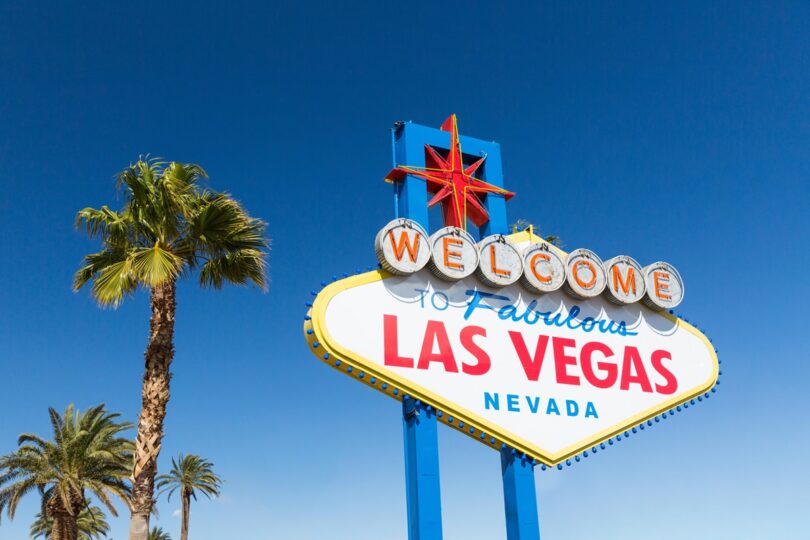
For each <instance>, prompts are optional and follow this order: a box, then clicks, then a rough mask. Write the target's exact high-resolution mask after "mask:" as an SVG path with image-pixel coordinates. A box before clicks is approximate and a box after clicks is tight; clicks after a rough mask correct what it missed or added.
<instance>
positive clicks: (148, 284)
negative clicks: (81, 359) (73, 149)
mask: <svg viewBox="0 0 810 540" xmlns="http://www.w3.org/2000/svg"><path fill="white" fill-rule="evenodd" d="M205 178H206V173H205V171H203V169H202V168H201V167H200V166H199V165H194V164H181V163H176V162H172V163H168V164H166V163H164V162H159V161H155V160H148V159H140V160H138V161H137V162H136V163H135V164H134V165H130V166H129V167H128V168H126V169H124V171H122V172H121V173H120V174H119V175H118V184H119V187H120V188H122V189H123V192H124V198H125V204H124V207H123V209H121V210H120V211H117V212H116V211H113V210H111V209H110V208H108V207H107V206H102V207H101V208H100V209H94V208H85V209H84V210H81V211H80V212H79V213H78V216H77V225H81V224H82V223H83V224H84V225H85V226H86V228H87V232H88V234H89V235H90V236H91V237H99V238H100V239H101V242H102V250H101V251H100V252H98V253H93V254H90V255H87V256H86V257H85V258H84V264H85V266H83V267H82V268H81V269H79V271H78V272H76V275H75V278H74V283H73V285H74V289H76V290H78V289H79V288H81V287H82V286H83V285H85V284H86V283H87V282H89V281H93V286H92V293H93V296H94V297H95V298H96V300H97V301H98V302H99V303H100V304H102V305H104V306H117V305H118V304H119V303H120V302H121V301H122V300H123V299H124V297H126V296H128V295H130V294H132V293H133V292H134V291H135V290H136V289H137V288H138V287H142V288H144V289H149V290H150V294H151V318H150V323H149V324H150V332H149V343H148V345H147V347H146V352H145V353H144V357H145V364H146V365H145V370H144V371H145V372H144V376H143V385H142V390H141V400H142V401H141V413H140V417H139V418H138V435H137V438H136V441H135V444H136V448H135V460H134V464H133V470H132V480H133V482H132V490H133V496H132V518H131V520H130V531H129V539H130V540H146V537H147V534H148V530H149V514H150V511H151V509H152V505H153V504H154V501H153V497H154V483H155V476H156V474H157V459H158V455H159V454H160V447H161V441H162V439H163V420H164V417H165V415H166V404H167V403H168V401H169V379H170V378H171V374H170V373H169V366H170V364H171V361H172V358H173V356H174V318H175V290H176V284H177V280H178V279H179V278H180V277H181V276H182V275H188V274H189V273H190V272H191V271H193V270H196V269H199V282H200V285H201V286H203V287H213V288H215V289H219V288H221V287H222V285H223V284H224V283H225V282H230V283H234V284H238V285H245V284H248V283H249V282H253V283H254V284H256V285H258V286H259V287H260V288H262V289H264V288H265V287H266V281H265V273H266V270H265V258H266V256H267V249H268V248H269V245H270V244H269V241H268V240H267V238H266V237H265V236H264V231H265V224H264V222H262V221H261V220H258V219H254V218H252V217H251V216H250V215H249V214H248V213H247V212H246V211H245V210H244V209H243V208H242V206H241V205H240V204H239V203H238V202H237V201H235V200H234V199H233V198H231V196H229V195H227V194H224V193H217V192H214V191H211V190H208V189H204V188H202V187H201V186H200V183H201V182H202V180H203V179H205Z"/></svg>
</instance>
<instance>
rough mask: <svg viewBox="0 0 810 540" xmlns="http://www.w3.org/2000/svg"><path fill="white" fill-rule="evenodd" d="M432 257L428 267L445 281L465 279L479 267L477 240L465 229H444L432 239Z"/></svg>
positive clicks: (437, 232) (434, 234)
mask: <svg viewBox="0 0 810 540" xmlns="http://www.w3.org/2000/svg"><path fill="white" fill-rule="evenodd" d="M430 248H431V257H430V263H429V264H428V267H429V268H430V271H431V272H433V274H434V275H435V276H436V277H438V278H441V279H443V280H445V281H456V280H458V279H464V278H465V277H467V276H469V275H471V274H472V273H473V272H475V269H476V267H477V266H478V249H477V248H476V246H475V240H474V239H473V237H472V236H470V234H469V233H468V232H467V231H465V230H464V229H460V228H458V227H444V228H442V229H439V230H438V231H436V232H435V233H433V235H432V236H431V237H430Z"/></svg>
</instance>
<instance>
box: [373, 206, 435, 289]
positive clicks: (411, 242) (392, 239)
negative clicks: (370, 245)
mask: <svg viewBox="0 0 810 540" xmlns="http://www.w3.org/2000/svg"><path fill="white" fill-rule="evenodd" d="M374 251H376V253H377V260H378V261H380V264H381V265H382V267H383V268H385V269H386V270H388V271H389V272H391V273H392V274H396V275H400V276H406V275H408V274H413V273H415V272H418V271H419V270H421V269H422V268H424V267H425V265H426V264H427V263H428V261H429V260H430V241H429V238H428V234H427V232H425V229H423V228H422V226H421V225H419V224H418V223H417V222H415V221H413V220H411V219H395V220H393V221H390V222H389V223H388V224H387V225H386V226H385V227H383V228H382V229H380V232H378V233H377V237H376V238H375V239H374Z"/></svg>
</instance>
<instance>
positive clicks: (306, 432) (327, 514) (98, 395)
mask: <svg viewBox="0 0 810 540" xmlns="http://www.w3.org/2000/svg"><path fill="white" fill-rule="evenodd" d="M168 4H171V5H168ZM226 4H227V6H226ZM807 28H810V6H808V5H807V4H806V3H802V2H779V3H764V2H763V3H749V2H745V3H732V2H717V3H712V5H706V3H703V2H690V3H678V5H677V6H674V5H673V6H653V5H652V4H651V3H646V2H639V3H635V4H632V3H614V2H610V3H606V2H597V3H592V4H587V3H581V4H578V5H577V6H572V5H566V6H560V5H556V6H553V5H547V4H545V3H543V4H541V3H538V2H530V3H528V4H524V5H519V4H509V5H506V4H503V5H494V4H492V3H480V4H475V3H464V4H460V3H459V4H450V3H448V4H442V5H439V4H437V3H422V2H407V3H401V2H400V3H378V2H375V3H369V4H366V5H362V4H351V5H346V3H342V2H332V3H326V4H323V5H314V4H306V5H305V3H295V4H294V5H293V4H291V5H281V4H270V3H256V4H252V5H251V4H239V3H237V2H228V3H222V2H216V3H205V2H198V3H194V4H192V3H188V4H185V5H183V4H180V3H167V2H155V3H152V2H138V3H131V5H129V6H126V7H121V6H115V5H113V3H90V2H85V3H81V5H75V4H72V3H71V4H68V3H64V4H58V5H54V3H44V2H41V3H38V2H21V1H20V2H17V1H8V0H5V1H2V2H0V185H2V190H0V193H1V195H0V235H1V236H0V241H1V244H0V245H2V251H3V256H2V264H0V282H2V283H3V284H4V286H3V287H2V288H0V304H2V310H0V344H2V346H0V367H2V374H3V382H2V385H0V411H2V412H0V452H2V453H5V452H8V451H11V450H13V448H14V447H15V444H16V437H17V435H19V434H20V433H21V432H24V431H33V432H37V433H43V434H45V433H47V430H48V422H47V407H48V406H54V407H57V408H60V409H61V408H64V406H65V405H66V404H68V403H71V402H73V403H76V404H77V405H78V406H80V407H82V408H85V407H88V406H92V405H95V404H97V403H100V402H104V403H106V404H107V405H108V407H109V408H110V409H112V410H114V411H120V412H122V413H123V414H124V416H125V417H126V418H128V419H131V420H133V421H134V420H135V419H136V418H137V413H138V408H139V405H140V390H139V389H140V379H141V376H142V369H143V364H142V355H143V350H144V348H145V344H146V338H147V330H148V305H147V298H146V296H145V295H144V294H139V295H137V296H136V297H135V298H133V299H132V300H131V301H128V302H127V303H126V304H125V305H124V306H123V307H121V308H120V309H118V310H117V311H112V310H102V309H99V308H97V307H96V306H95V305H94V303H93V301H92V300H91V298H90V297H89V294H88V293H87V292H84V291H83V292H80V293H78V294H75V293H73V292H71V290H70V283H71V275H72V273H73V271H74V270H75V269H76V268H77V266H78V264H79V262H80V261H81V258H82V256H83V255H84V254H85V253H87V252H90V251H93V250H95V248H96V244H94V243H93V242H92V241H90V240H88V239H86V238H84V237H83V236H82V235H81V234H79V233H78V232H77V231H76V230H75V229H74V228H73V225H72V222H73V218H74V215H75V212H76V211H77V210H78V209H80V208H82V207H84V206H99V205H102V204H117V203H118V202H120V200H117V199H116V198H115V197H116V196H115V190H114V183H113V175H114V174H115V173H116V172H117V171H118V170H120V169H121V168H122V167H124V166H125V165H127V163H129V162H130V161H131V160H134V159H136V158H137V156H138V155H139V154H142V153H152V154H154V155H160V156H165V157H167V158H170V159H174V160H179V161H193V162H198V163H200V164H202V165H203V166H204V167H205V168H206V169H207V171H208V172H209V174H210V176H211V185H212V186H213V187H214V188H217V189H224V190H228V191H230V192H232V193H233V194H234V195H235V196H236V197H237V198H238V199H240V200H242V201H243V202H244V204H245V205H246V206H247V208H248V209H249V210H250V211H251V212H252V213H253V214H255V215H257V216H260V217H262V218H264V219H265V220H267V221H268V222H269V231H270V235H271V236H272V239H273V251H272V255H271V275H272V284H271V287H270V290H269V292H268V293H267V294H262V293H260V292H258V291H256V290H251V289H228V290H225V291H223V292H219V293H214V292H206V291H200V290H198V289H197V287H196V284H195V283H194V282H192V281H189V282H185V283H183V284H182V285H181V286H180V289H179V300H178V314H177V321H178V322H177V329H176V330H177V334H176V335H177V341H176V349H177V354H176V357H175V363H174V366H173V372H174V380H173V382H172V385H173V386H172V399H171V403H170V405H169V413H168V418H167V423H166V433H167V435H166V438H165V441H164V447H163V454H162V455H161V467H162V468H163V469H164V470H165V468H166V465H167V463H168V462H169V458H170V457H171V456H173V455H176V454H178V453H179V452H186V453H199V454H202V455H204V456H206V457H208V458H209V459H211V460H212V461H214V462H215V464H216V467H217V469H218V471H219V472H220V474H221V475H222V476H223V477H224V478H225V479H226V484H225V487H224V495H223V497H222V498H221V499H220V500H218V501H215V502H208V501H202V502H199V503H196V504H194V505H193V506H192V516H191V536H192V538H194V539H195V540H215V539H217V540H219V539H223V538H260V539H288V538H289V539H292V538H295V539H301V540H308V539H322V538H336V539H351V540H365V539H369V540H371V539H375V540H377V539H385V540H388V539H392V540H396V539H404V538H405V536H406V533H405V500H404V473H403V460H402V457H403V456H402V431H401V424H400V410H399V404H398V403H397V402H395V401H393V400H389V399H386V398H384V397H383V396H381V395H379V394H378V393H376V392H370V391H368V390H367V389H365V388H364V387H362V386H360V385H358V384H356V383H354V382H352V381H350V380H348V379H347V378H345V377H343V376H341V375H340V374H338V373H336V372H334V371H332V370H328V369H325V368H324V367H323V366H322V365H321V364H320V363H318V362H317V361H315V359H314V358H313V357H312V355H311V354H310V353H309V351H308V350H307V347H306V346H305V343H304V340H303V337H302V333H301V320H302V317H303V315H304V311H305V306H304V302H305V301H307V299H308V295H309V291H310V290H311V289H313V288H314V287H316V286H317V284H318V283H319V282H320V281H321V280H322V279H324V278H328V277H329V276H331V275H333V274H336V273H342V272H343V271H352V270H354V269H355V268H357V267H359V266H363V267H364V266H366V265H368V264H373V263H374V252H373V248H372V240H373V237H374V235H375V234H376V232H377V230H378V229H379V227H381V226H382V225H383V224H384V223H385V222H386V221H387V220H389V219H390V218H391V217H392V204H391V192H390V186H388V185H387V184H385V183H383V181H382V177H383V175H384V174H385V173H386V172H387V171H388V170H389V168H390V166H391V150H390V131H389V129H390V127H391V125H392V123H393V122H394V121H395V120H409V119H410V120H414V121H415V122H418V123H422V124H427V125H435V126H438V125H439V123H441V121H442V120H444V118H446V117H447V116H448V115H449V114H450V113H453V112H455V113H457V114H458V115H459V126H460V129H461V131H462V133H463V134H466V135H470V136H474V137H479V138H484V139H494V140H497V141H499V142H500V143H501V146H502V152H503V162H504V173H505V177H506V182H507V187H508V188H510V189H512V190H514V191H516V192H517V193H518V195H517V196H516V197H515V198H514V199H513V200H512V201H510V202H509V205H508V206H509V216H510V218H511V219H512V220H515V219H517V218H526V219H529V220H531V221H533V222H534V223H536V224H538V225H539V226H540V227H541V229H542V230H543V231H545V232H548V233H555V234H558V235H559V236H561V237H562V239H563V241H564V243H565V245H566V247H568V248H576V247H588V248H590V249H593V250H594V251H596V252H597V253H599V254H600V255H602V256H604V257H605V258H607V257H610V256H613V255H616V254H620V253H622V254H629V255H631V256H633V257H635V258H636V259H638V260H639V261H642V262H645V261H653V260H659V259H666V260H668V261H671V262H672V263H674V264H675V265H676V266H677V267H678V269H679V270H680V271H681V273H682V275H683V276H684V280H685V282H686V287H687V295H686V299H685V301H684V303H683V304H682V306H681V309H680V311H682V312H683V313H684V314H685V315H686V316H687V318H689V319H690V320H692V321H695V322H697V323H698V324H699V325H700V326H701V327H702V328H705V329H706V331H707V333H708V334H709V335H710V336H711V337H713V339H714V342H715V344H716V345H717V346H718V348H719V353H720V358H721V360H722V361H723V377H722V385H721V387H720V391H719V392H718V393H717V394H716V396H715V397H714V398H713V399H711V400H709V401H708V402H707V403H704V404H701V406H699V407H695V408H690V409H689V410H688V411H687V412H685V413H683V414H680V415H676V417H675V418H674V419H672V420H671V421H670V420H667V421H666V422H665V423H664V424H663V425H661V426H658V427H656V429H653V430H649V431H647V432H645V433H644V434H643V435H641V436H635V437H632V438H631V439H630V440H628V441H626V442H625V441H622V442H621V443H619V447H618V448H612V449H611V450H610V451H608V452H604V453H600V454H599V455H597V456H595V458H594V459H589V460H588V461H587V462H585V463H580V464H578V465H577V466H575V467H571V468H569V469H566V470H565V471H563V472H546V473H541V472H539V471H538V472H537V483H538V489H539V494H538V498H539V501H538V504H539V515H540V521H541V532H542V533H543V536H544V538H554V539H581V538H596V537H599V538H620V537H621V538H625V539H635V538H637V539H647V538H657V539H662V540H665V539H670V538H672V539H674V538H684V537H687V538H689V537H695V536H698V535H700V536H705V537H712V538H734V539H739V538H781V539H790V538H806V537H807V534H808V530H807V525H806V519H805V518H804V517H802V514H803V513H804V512H805V511H806V508H807V505H808V502H810V498H808V495H807V490H806V486H804V485H803V484H804V481H805V480H806V479H807V478H810V466H808V462H807V460H806V459H805V455H804V454H805V449H806V447H807V444H808V443H810V436H808V420H807V412H808V401H807V393H806V384H807V383H806V381H807V379H808V377H810V364H809V363H808V362H807V361H806V360H807V350H808V349H809V348H810V337H808V336H810V325H808V322H807V321H808V319H807V316H806V314H805V313H804V311H803V308H801V306H799V303H800V302H802V301H806V299H807V298H808V295H809V294H810V282H808V280H807V279H806V268H807V267H808V265H810V256H808V253H807V250H806V248H805V246H806V237H807V235H808V233H810V218H809V217H808V210H810V187H808V186H810V183H809V182H808V178H810V99H808V96H810V40H808V39H807ZM439 439H440V456H441V457H440V459H441V465H442V469H441V474H442V477H441V481H442V498H443V515H444V529H445V537H446V538H448V539H455V538H486V539H497V538H504V537H505V528H504V521H503V506H502V498H501V493H502V492H501V481H500V469H499V463H498V456H497V454H495V453H493V452H492V451H491V450H489V449H487V448H485V447H483V446H479V445H476V444H474V443H473V442H472V441H471V440H470V439H467V438H466V437H462V436H461V435H459V434H457V433H455V432H452V433H451V432H449V431H448V430H446V429H443V430H440V435H439ZM37 506H38V501H37V500H36V497H31V498H29V499H28V500H27V501H26V502H25V503H24V504H23V505H22V506H21V508H20V510H19V513H18V516H17V518H16V519H15V520H14V521H13V522H9V521H8V520H7V518H6V517H5V516H4V517H3V519H2V523H0V539H2V540H22V539H24V538H26V537H27V536H26V535H27V528H28V525H29V524H30V518H31V516H32V515H33V513H34V512H35V511H36V508H37ZM119 507H121V506H120V505H119ZM178 507H179V504H176V501H173V502H172V503H171V504H168V503H166V502H165V501H161V503H160V505H159V509H160V518H159V521H158V522H157V523H158V524H159V525H160V526H163V527H164V528H166V529H167V530H169V531H170V532H171V533H172V534H173V536H174V537H175V538H177V537H179V533H178V531H179V519H178V518H176V517H174V516H173V512H174V510H175V509H177V508H178ZM121 509H122V510H123V507H121ZM122 515H124V517H122V518H120V519H117V520H113V521H112V524H113V531H112V537H113V538H116V539H118V540H121V539H122V538H125V535H126V527H127V517H126V513H125V512H122Z"/></svg>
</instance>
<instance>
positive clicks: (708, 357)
mask: <svg viewBox="0 0 810 540" xmlns="http://www.w3.org/2000/svg"><path fill="white" fill-rule="evenodd" d="M584 277H587V276H584V274H583V278H584ZM311 315H312V321H311V323H307V324H308V325H309V324H311V329H312V330H313V332H312V333H311V334H310V344H311V345H314V344H315V343H317V344H318V345H317V348H314V349H313V350H314V352H316V354H318V355H319V357H321V358H323V359H324V360H325V361H326V362H327V363H329V364H330V365H332V366H333V367H338V369H341V370H343V371H344V372H347V371H348V374H349V375H351V376H354V377H357V378H359V379H360V380H362V381H363V382H365V383H367V384H371V385H372V386H374V387H376V388H377V389H378V390H381V391H383V392H385V393H387V394H388V395H391V396H392V397H396V398H399V399H401V398H402V396H403V395H404V394H408V395H410V396H412V397H414V399H421V400H423V401H424V402H425V403H429V404H431V405H433V406H434V407H436V408H437V409H438V410H440V411H442V413H443V415H442V417H441V418H440V419H441V420H442V421H445V422H447V423H448V424H450V425H452V426H454V427H456V428H459V429H461V430H462V431H464V432H465V433H466V434H468V435H471V436H473V437H474V438H476V439H477V440H480V441H482V442H484V443H486V444H489V445H492V446H493V447H499V446H500V445H501V444H502V443H506V444H508V445H510V446H512V447H514V448H517V449H518V450H519V451H522V452H525V453H527V454H528V455H531V456H533V457H535V458H537V459H540V460H541V461H543V462H545V463H548V464H554V463H557V462H559V461H562V460H564V459H566V458H567V457H570V456H571V455H574V454H576V453H579V452H581V451H582V450H585V449H588V448H590V447H591V446H592V445H594V444H597V443H599V442H600V441H603V440H605V439H607V438H608V437H611V436H613V435H615V434H617V433H621V432H623V431H625V430H627V429H630V428H631V427H633V426H635V425H638V424H639V423H640V422H642V421H644V420H646V419H648V418H651V417H652V416H655V415H657V414H659V413H661V412H663V411H666V410H669V409H670V408H672V407H674V406H676V405H678V404H680V403H682V402H684V401H687V400H689V399H691V398H693V397H695V396H696V395H699V394H702V393H703V392H705V391H707V390H708V389H709V388H711V387H712V386H713V384H714V383H715V381H716V378H717V358H716V356H715V354H714V351H713V349H712V347H711V345H710V344H709V342H708V340H707V339H706V338H705V336H703V334H701V333H700V332H699V331H697V330H696V329H695V328H693V327H692V326H690V325H689V324H688V323H685V322H684V321H681V320H679V319H677V318H675V317H673V316H671V315H669V314H666V313H661V312H657V311H653V310H651V309H649V308H647V307H646V306H644V305H643V304H642V303H636V304H631V305H616V304H613V303H610V302H607V301H605V300H604V299H603V298H594V299H588V300H576V299H573V298H571V297H570V296H569V295H567V294H564V293H563V292H562V291H556V292H552V293H548V294H543V295H538V294H535V293H531V292H528V291H527V290H526V289H525V288H523V287H521V286H519V285H517V284H515V285H509V286H505V287H502V288H490V287H488V286H486V285H483V284H482V283H481V281H480V280H478V279H476V278H475V277H474V276H473V277H468V278H464V279H461V280H458V281H455V282H447V281H443V280H441V279H438V278H437V277H436V276H435V275H433V274H432V273H431V272H430V271H429V270H427V269H424V270H421V271H419V272H417V273H415V274H412V275H410V276H391V275H389V274H386V273H384V272H370V273H368V274H363V275H360V276H355V277H352V278H348V279H345V280H342V281H339V282H337V283H334V284H332V285H330V286H329V287H327V288H326V289H324V291H322V292H321V294H320V295H319V296H318V298H317V299H316V301H315V303H314V306H313V309H312V311H311ZM308 328H309V327H308ZM324 355H325V356H324ZM336 364H337V366H336ZM349 367H351V368H352V369H351V370H348V368H349ZM361 374H362V377H361ZM383 386H384V387H383ZM395 390H396V393H395V392H394V391H395ZM459 424H462V425H461V426H460V425H459ZM462 426H463V427H462ZM470 430H472V432H470Z"/></svg>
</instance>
